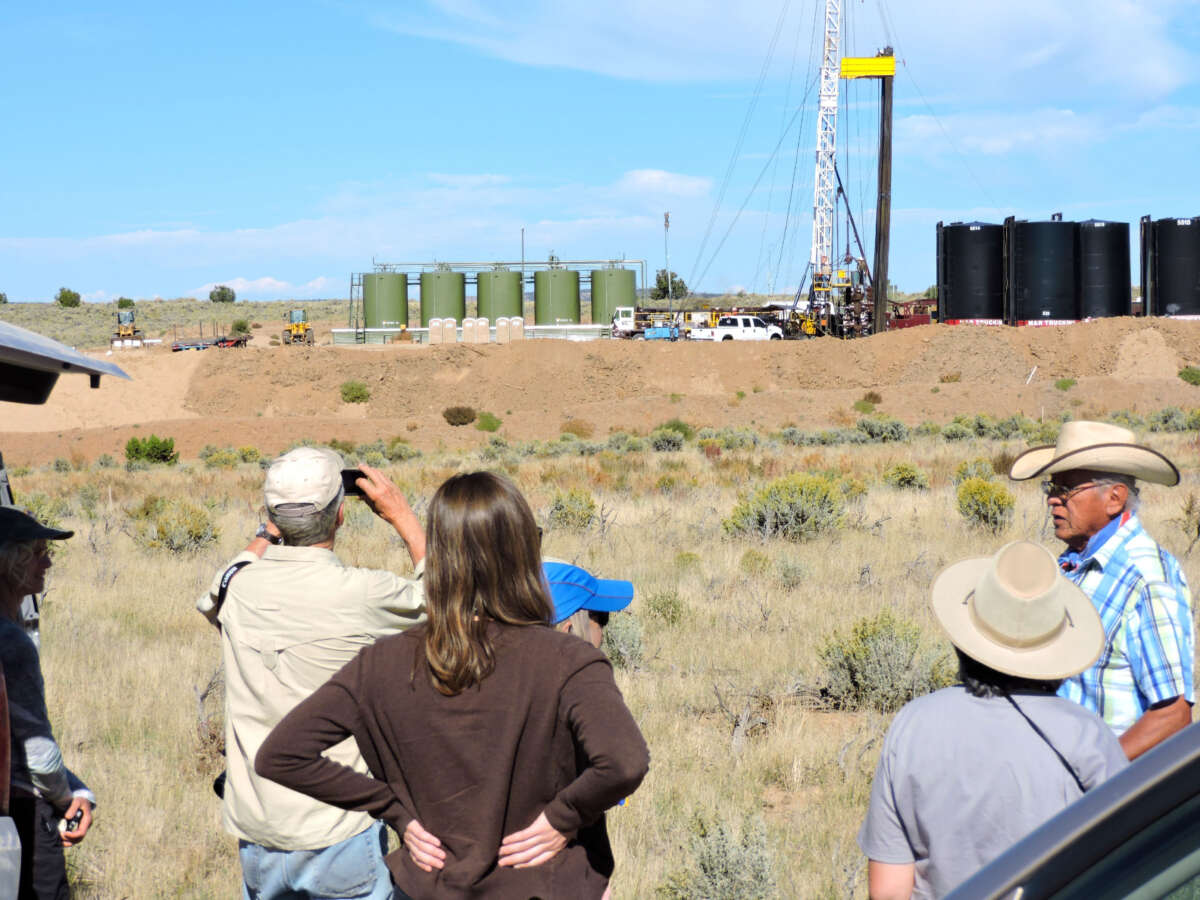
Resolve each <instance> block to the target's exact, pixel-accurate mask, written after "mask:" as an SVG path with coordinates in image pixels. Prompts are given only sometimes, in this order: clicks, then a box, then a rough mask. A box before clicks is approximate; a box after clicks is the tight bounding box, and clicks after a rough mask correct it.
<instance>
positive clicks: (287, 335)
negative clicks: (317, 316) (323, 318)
mask: <svg viewBox="0 0 1200 900" xmlns="http://www.w3.org/2000/svg"><path fill="white" fill-rule="evenodd" d="M283 320H284V322H286V323H287V327H286V328H284V329H283V342H284V343H285V344H308V345H309V346H312V344H313V343H314V342H315V341H316V335H315V334H313V327H312V325H310V324H309V322H308V311H307V310H303V309H293V310H292V311H291V312H289V313H288V314H287V315H286V316H284V317H283Z"/></svg>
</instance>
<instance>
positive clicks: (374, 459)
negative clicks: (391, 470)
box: [358, 445, 388, 469]
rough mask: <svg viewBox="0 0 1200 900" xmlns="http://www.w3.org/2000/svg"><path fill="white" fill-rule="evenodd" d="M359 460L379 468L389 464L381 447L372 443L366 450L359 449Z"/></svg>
mask: <svg viewBox="0 0 1200 900" xmlns="http://www.w3.org/2000/svg"><path fill="white" fill-rule="evenodd" d="M358 460H359V462H364V463H366V464H367V465H368V466H374V467H375V468H376V469H378V468H380V467H381V466H385V465H387V461H388V458H387V456H386V455H385V454H384V452H383V450H382V449H381V448H379V447H376V446H374V445H371V446H369V447H368V448H367V449H365V450H364V449H361V448H360V449H359V451H358Z"/></svg>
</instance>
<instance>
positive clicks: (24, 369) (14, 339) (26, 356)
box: [0, 322, 129, 403]
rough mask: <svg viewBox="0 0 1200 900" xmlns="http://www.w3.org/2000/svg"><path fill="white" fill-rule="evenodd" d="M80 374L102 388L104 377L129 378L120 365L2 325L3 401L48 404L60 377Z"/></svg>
mask: <svg viewBox="0 0 1200 900" xmlns="http://www.w3.org/2000/svg"><path fill="white" fill-rule="evenodd" d="M63 372H79V373H82V374H86V375H87V376H89V378H90V379H91V384H92V387H99V386H100V376H102V375H113V376H115V377H119V378H129V376H128V375H127V374H125V372H123V371H122V370H121V368H120V367H119V366H116V365H113V364H112V363H110V362H104V361H103V360H98V359H92V358H91V357H90V356H84V355H83V354H82V353H80V352H78V351H77V350H73V349H72V348H70V347H68V346H67V345H66V344H61V343H59V342H58V341H56V340H53V339H52V338H48V337H46V336H45V335H42V334H38V333H37V332H36V331H30V330H29V329H28V328H21V327H20V326H18V325H11V324H9V323H8V322H0V400H6V401H8V402H10V403H45V402H46V398H47V397H49V396H50V392H51V391H52V390H54V385H55V383H56V382H57V381H58V376H59V375H61V374H62V373H63Z"/></svg>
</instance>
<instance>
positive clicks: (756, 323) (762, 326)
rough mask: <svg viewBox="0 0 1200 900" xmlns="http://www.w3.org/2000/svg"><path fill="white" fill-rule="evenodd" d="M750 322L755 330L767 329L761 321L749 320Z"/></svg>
mask: <svg viewBox="0 0 1200 900" xmlns="http://www.w3.org/2000/svg"><path fill="white" fill-rule="evenodd" d="M750 321H751V322H753V323H754V327H755V328H766V327H767V326H766V324H765V323H764V322H763V320H762V319H751V320H750Z"/></svg>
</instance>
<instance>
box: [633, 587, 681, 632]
mask: <svg viewBox="0 0 1200 900" xmlns="http://www.w3.org/2000/svg"><path fill="white" fill-rule="evenodd" d="M642 609H644V610H645V611H646V615H647V616H648V617H650V618H651V619H655V620H656V621H659V622H662V623H663V624H664V625H678V624H679V623H680V622H682V621H683V614H684V610H685V609H686V607H685V606H684V602H683V600H681V599H680V597H679V592H678V591H659V592H658V593H656V594H651V595H650V597H649V598H648V599H647V600H646V601H645V603H643V604H642Z"/></svg>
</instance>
